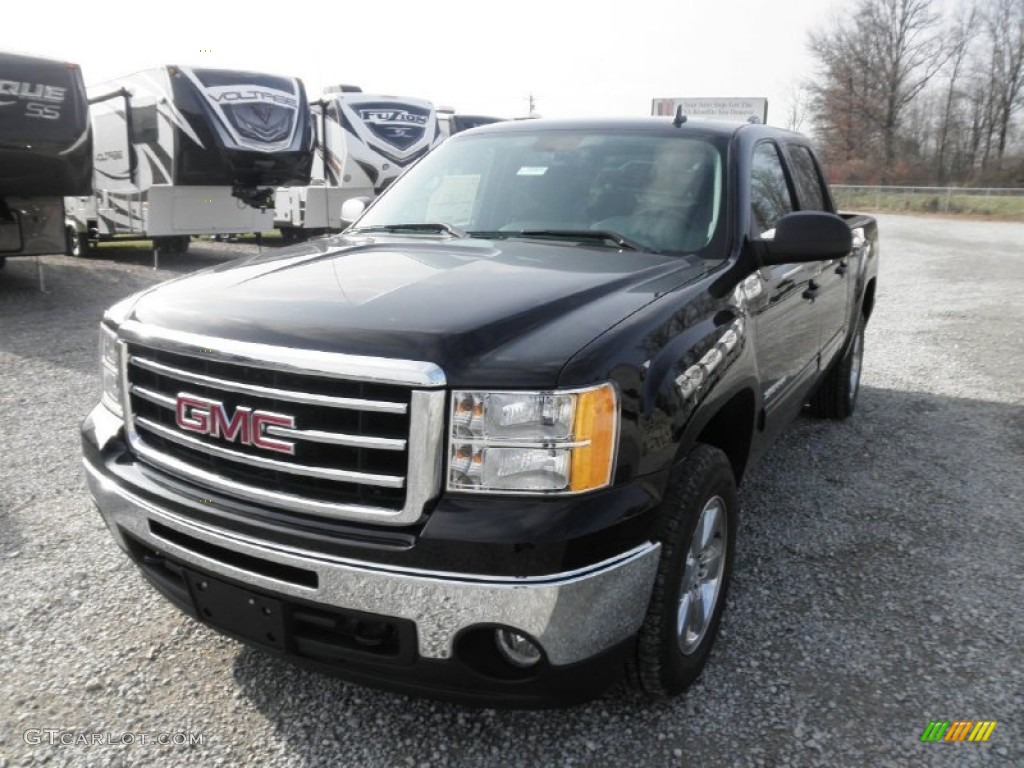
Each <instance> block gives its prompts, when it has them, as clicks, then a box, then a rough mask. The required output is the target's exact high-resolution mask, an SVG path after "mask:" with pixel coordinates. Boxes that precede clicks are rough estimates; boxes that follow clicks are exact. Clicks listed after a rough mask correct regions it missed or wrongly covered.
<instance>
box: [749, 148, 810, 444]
mask: <svg viewBox="0 0 1024 768" xmlns="http://www.w3.org/2000/svg"><path fill="white" fill-rule="evenodd" d="M793 210H795V202H794V196H793V192H792V189H791V187H790V184H789V180H788V179H787V177H786V172H785V169H784V167H783V164H782V159H781V157H780V155H779V151H778V148H777V147H776V145H775V142H773V141H762V142H760V143H759V144H757V145H756V147H755V148H754V154H753V158H752V162H751V178H750V231H749V235H750V237H751V238H752V239H754V240H767V239H770V238H772V237H774V235H775V226H776V224H777V223H778V221H779V219H781V218H782V217H783V216H785V215H786V214H787V213H791V212H792V211H793ZM817 270H818V264H817V263H810V264H779V265H775V266H769V267H762V268H761V269H760V270H759V277H760V282H759V286H758V290H756V291H754V292H753V294H754V295H753V296H751V292H750V291H748V292H747V295H748V302H749V304H748V307H749V309H750V311H751V313H752V315H753V318H754V324H755V327H756V330H757V340H758V343H757V365H758V371H759V374H760V378H761V389H762V391H761V394H762V397H763V402H764V407H765V411H766V413H767V416H768V421H767V423H768V425H769V426H770V427H771V426H774V425H775V424H779V425H781V424H782V423H784V422H785V421H788V417H789V416H791V415H792V414H793V413H795V412H796V411H799V409H800V408H801V407H802V406H803V403H804V399H805V398H806V396H807V390H808V387H809V385H810V384H811V383H812V382H813V381H814V376H815V374H816V373H817V370H818V349H819V339H820V335H819V330H818V327H817V325H816V324H815V322H814V317H813V310H812V306H813V302H812V299H811V298H809V293H810V292H811V291H812V286H811V278H812V277H813V276H814V275H815V274H816V273H817Z"/></svg>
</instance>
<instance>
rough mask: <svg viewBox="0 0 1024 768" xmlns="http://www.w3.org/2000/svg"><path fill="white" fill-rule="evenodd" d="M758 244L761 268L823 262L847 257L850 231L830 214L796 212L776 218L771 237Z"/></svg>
mask: <svg viewBox="0 0 1024 768" xmlns="http://www.w3.org/2000/svg"><path fill="white" fill-rule="evenodd" d="M761 242H762V243H763V244H764V247H763V250H762V254H761V261H762V262H763V263H764V264H765V266H768V265H772V264H792V263H794V262H802V261H824V260H826V259H841V258H842V257H843V256H846V255H847V254H849V253H850V251H851V250H853V232H852V231H851V230H850V226H849V225H848V224H847V223H846V221H844V220H843V219H841V218H840V217H839V216H836V215H835V214H834V213H825V212H824V211H796V212H795V213H787V214H786V215H785V216H783V217H782V218H781V219H779V223H778V224H777V225H776V226H775V237H774V238H772V239H771V240H763V241H761Z"/></svg>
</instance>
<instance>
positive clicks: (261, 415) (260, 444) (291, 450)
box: [252, 411, 295, 456]
mask: <svg viewBox="0 0 1024 768" xmlns="http://www.w3.org/2000/svg"><path fill="white" fill-rule="evenodd" d="M265 426H270V427H287V428H288V429H294V428H295V419H293V418H292V417H291V416H281V415H279V414H276V413H266V412H264V411H256V412H254V413H253V415H252V444H253V445H255V446H256V447H257V448H265V449H266V450H268V451H277V452H278V453H287V454H288V455H289V456H294V455H295V443H290V442H288V441H287V440H275V439H274V438H272V437H267V436H266V435H265V434H263V428H264V427H265Z"/></svg>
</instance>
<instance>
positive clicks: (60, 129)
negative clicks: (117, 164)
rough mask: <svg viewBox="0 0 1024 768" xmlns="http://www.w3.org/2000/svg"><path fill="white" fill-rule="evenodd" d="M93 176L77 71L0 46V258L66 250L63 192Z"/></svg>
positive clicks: (84, 187)
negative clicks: (9, 50) (2, 51)
mask: <svg viewBox="0 0 1024 768" xmlns="http://www.w3.org/2000/svg"><path fill="white" fill-rule="evenodd" d="M91 176H92V133H91V131H90V130H89V115H88V105H87V104H86V98H85V87H84V86H83V84H82V71H81V70H80V69H79V68H78V66H77V65H75V64H67V63H65V62H63V61H52V60H50V59H40V58H36V57H34V56H21V55H15V54H11V53H0V266H2V265H3V263H4V260H5V259H6V258H7V257H8V256H31V255H38V254H44V253H65V252H66V250H67V242H66V240H65V238H64V196H65V195H77V194H83V193H85V192H87V191H88V190H89V184H90V178H91Z"/></svg>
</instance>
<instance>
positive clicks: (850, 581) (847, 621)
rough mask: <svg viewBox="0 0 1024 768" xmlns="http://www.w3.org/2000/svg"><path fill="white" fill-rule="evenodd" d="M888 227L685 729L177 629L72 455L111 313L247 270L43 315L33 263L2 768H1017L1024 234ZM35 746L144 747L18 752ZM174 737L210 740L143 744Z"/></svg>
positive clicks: (17, 349)
mask: <svg viewBox="0 0 1024 768" xmlns="http://www.w3.org/2000/svg"><path fill="white" fill-rule="evenodd" d="M880 223H881V241H882V257H883V263H882V274H881V278H880V283H879V291H878V298H877V309H876V312H875V317H874V318H873V321H872V323H871V324H870V325H869V327H868V332H867V351H866V355H865V373H864V379H863V384H864V389H863V391H862V393H861V399H860V404H859V409H858V412H857V414H856V415H855V416H854V417H853V418H852V419H851V420H850V421H848V422H846V423H843V424H832V423H827V422H821V421H816V420H814V419H811V418H802V419H800V420H799V421H798V422H797V423H796V424H795V425H794V427H793V428H792V429H791V430H790V431H789V432H788V433H787V435H786V436H785V437H783V438H782V440H781V441H780V443H779V444H778V445H777V446H776V447H775V449H774V450H773V451H772V452H771V453H770V455H769V456H768V458H766V459H765V460H764V461H763V462H762V463H761V464H760V465H759V466H758V467H757V468H756V469H755V470H754V471H753V472H752V474H751V475H750V476H749V477H748V479H747V481H746V482H745V484H744V487H743V489H742V492H741V501H742V507H743V512H742V517H741V528H740V531H739V543H738V551H737V556H738V560H737V563H736V569H735V575H734V579H735V580H734V584H733V589H732V592H731V594H730V600H729V606H728V611H727V613H726V617H725V621H724V624H723V634H722V636H721V638H720V640H719V643H718V645H717V646H716V649H715V652H714V654H713V656H712V659H711V663H710V665H709V667H708V669H707V671H706V672H705V674H704V676H703V678H702V679H701V681H700V682H699V683H698V684H697V685H696V686H695V687H694V688H692V689H691V690H690V692H688V693H687V694H686V695H685V696H683V697H682V698H680V699H678V700H677V701H675V702H673V703H672V704H667V705H649V704H644V703H642V702H638V701H637V700H636V699H634V698H631V697H629V696H626V695H624V694H623V693H622V692H621V691H616V692H613V693H612V694H611V695H609V696H607V697H605V698H604V699H602V700H599V701H596V702H593V703H591V704H589V705H585V706H582V707H578V708H575V709H570V710H562V711H553V712H505V711H494V710H474V709H470V708H464V707H459V706H454V705H448V704H442V703H436V702H431V701H424V700H414V699H408V698H405V697H402V696H396V695H391V694H387V693H381V692H377V691H372V690H368V689H362V688H358V687H355V686H350V685H346V684H344V683H342V682H340V681H337V680H334V679H328V678H324V677H319V676H317V675H314V674H311V673H308V672H305V671H300V670H297V669H296V668H294V667H292V666H290V665H289V664H287V663H284V662H280V661H278V660H275V659H273V658H271V657H268V656H265V655H263V654H261V653H259V652H256V651H252V650H250V649H247V648H244V647H243V646H241V645H239V644H237V643H235V642H233V641H230V640H227V639H224V638H222V637H220V636H218V635H216V634H215V633H213V632H211V631H209V630H207V629H205V628H203V627H201V626H199V625H197V624H195V623H194V622H192V621H191V620H189V619H186V618H185V617H183V616H182V615H180V614H179V613H178V612H177V611H176V610H175V609H173V608H172V607H170V605H168V604H167V603H165V602H164V601H163V600H162V599H161V598H158V597H157V596H156V594H155V592H153V590H151V589H150V588H149V587H148V586H147V585H145V584H144V582H143V580H142V578H141V577H140V576H139V575H137V574H136V572H135V570H134V567H133V566H131V565H130V564H129V563H128V561H127V559H126V558H125V557H124V556H123V555H122V554H121V552H120V551H119V550H118V549H117V547H116V546H115V544H114V542H113V540H112V539H111V537H110V536H109V535H108V533H107V531H106V530H105V528H104V526H103V524H102V522H101V520H100V518H99V516H98V515H97V514H96V513H95V511H94V510H93V509H92V507H91V503H90V501H89V498H88V494H87V492H86V490H85V487H84V482H83V479H82V474H81V469H80V464H79V448H78V433H77V427H78V422H79V421H80V419H81V418H82V417H83V416H84V415H85V413H86V412H87V411H88V410H89V409H90V407H91V406H92V405H93V403H94V401H95V400H96V399H97V383H96V381H97V373H96V372H97V364H96V360H95V358H96V352H95V350H96V342H97V331H96V325H97V322H98V320H99V318H100V315H101V312H102V310H103V308H105V307H106V306H107V305H109V304H111V303H113V302H114V301H115V300H116V299H118V298H120V297H122V296H124V295H127V294H128V293H131V292H133V291H135V290H137V289H139V288H141V287H144V286H146V285H149V284H151V283H153V282H156V281H158V280H163V279H166V278H169V277H173V276H174V275H175V274H178V273H182V272H187V271H190V270H192V269H196V268H199V267H202V266H206V265H209V264H213V263H216V262H218V261H220V260H222V259H224V258H226V257H229V256H231V255H238V254H243V253H251V252H252V251H253V250H254V247H253V246H246V245H228V244H214V243H203V244H196V245H194V246H193V250H192V251H191V252H190V253H189V254H188V255H187V256H178V257H173V258H168V259H166V260H165V261H164V263H163V264H162V265H161V266H162V268H161V270H159V271H153V270H152V269H151V268H150V267H149V264H148V261H147V259H148V256H147V254H146V253H145V252H142V251H135V250H131V249H121V250H119V251H118V252H117V255H116V258H115V256H114V253H113V251H104V252H102V253H101V254H100V255H99V256H97V257H93V258H90V259H87V260H74V259H70V258H65V257H56V256H55V257H47V258H45V259H44V260H43V262H44V264H45V269H46V277H47V285H48V288H49V291H50V292H49V293H48V294H45V295H44V294H40V293H39V292H38V291H37V290H36V273H35V265H34V263H33V261H32V260H15V259H11V260H9V261H8V264H7V268H6V269H5V270H4V271H3V272H0V443H2V444H3V445H5V446H7V448H6V449H5V451H4V454H3V458H2V464H3V468H2V476H0V563H2V566H0V568H2V570H0V574H2V576H3V587H4V588H3V590H2V592H0V646H2V648H3V653H2V657H0V768H6V766H9V765H23V764H24V765H40V764H49V765H90V766H100V765H104V766H122V765H123V766H127V765H132V766H135V765H159V766H164V765H197V766H198V765H202V766H210V765H214V766H217V765H268V766H269V765H282V766H285V765H287V766H314V765H324V766H328V765H339V766H340V765H345V766H412V767H414V768H415V767H416V766H495V765H501V766H572V765H577V766H618V765H644V766H646V765H654V766H662V765H665V766H668V765H674V766H678V765H695V766H705V765H708V766H712V765H722V766H733V765H763V766H780V765H829V766H831V765H850V766H863V765H872V766H876V765H877V766H881V765H892V766H903V765H910V764H914V765H917V764H923V765H986V764H1003V765H1024V746H1022V745H1024V741H1022V736H1024V719H1022V715H1024V654H1022V642H1021V638H1022V637H1024V613H1022V609H1021V606H1022V594H1024V590H1022V586H1024V584H1022V582H1024V568H1022V561H1021V551H1022V543H1024V536H1022V530H1024V523H1022V517H1021V514H1020V513H1021V510H1022V508H1024V473H1022V472H1021V466H1022V464H1024V460H1022V459H1024V391H1022V384H1021V382H1022V381H1024V330H1022V329H1024V301H1022V300H1021V296H1022V295H1024V253H1022V249H1021V245H1020V244H1021V242H1024V224H1008V223H986V222H960V221H945V220H939V219H919V218H904V217H895V216H885V217H880ZM936 719H941V720H947V719H948V720H957V719H972V720H979V719H988V720H998V721H999V725H998V726H997V727H996V729H995V731H994V732H993V734H992V737H991V739H990V740H989V742H988V743H986V744H969V743H964V744H942V743H940V744H921V743H920V742H919V741H918V739H919V737H920V735H921V732H922V731H923V730H924V728H925V726H926V725H927V724H928V722H929V720H936ZM30 729H35V730H30ZM43 729H54V730H57V731H59V732H61V733H64V734H71V735H76V736H79V735H80V736H81V737H82V738H84V739H87V740H91V739H92V738H93V734H102V735H108V734H115V735H120V734H128V736H126V737H125V741H128V740H130V739H134V740H135V743H133V744H118V745H117V746H106V745H101V744H95V745H88V746H83V745H77V746H76V745H68V746H61V745H59V744H56V745H53V744H50V743H47V739H48V738H49V737H48V736H47V734H46V733H42V734H39V735H40V737H41V741H42V743H40V744H31V743H27V741H26V732H28V737H29V739H28V740H30V741H32V740H35V739H34V738H33V737H34V736H35V735H36V734H38V731H40V730H43ZM175 733H192V734H200V735H201V737H202V744H196V745H192V746H175V745H157V744H152V743H146V744H143V743H141V742H142V740H143V738H144V737H145V738H146V739H147V740H152V739H155V738H156V737H157V735H158V734H175ZM104 737H106V736H104ZM58 738H59V736H58ZM64 738H65V739H68V738H70V736H68V735H66V736H65V737H64Z"/></svg>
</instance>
